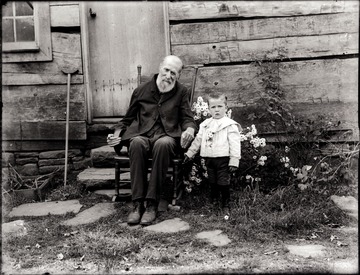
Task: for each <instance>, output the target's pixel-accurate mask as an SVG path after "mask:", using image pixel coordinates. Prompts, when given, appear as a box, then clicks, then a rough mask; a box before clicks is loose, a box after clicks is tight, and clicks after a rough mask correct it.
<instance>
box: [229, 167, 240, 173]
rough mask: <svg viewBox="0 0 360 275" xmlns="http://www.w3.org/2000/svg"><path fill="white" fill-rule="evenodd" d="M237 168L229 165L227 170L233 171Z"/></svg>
mask: <svg viewBox="0 0 360 275" xmlns="http://www.w3.org/2000/svg"><path fill="white" fill-rule="evenodd" d="M237 169H238V168H237V167H236V166H229V172H230V173H234V172H236V170H237Z"/></svg>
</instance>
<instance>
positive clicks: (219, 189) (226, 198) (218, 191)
mask: <svg viewBox="0 0 360 275" xmlns="http://www.w3.org/2000/svg"><path fill="white" fill-rule="evenodd" d="M220 195H221V208H222V209H224V208H227V210H228V209H229V206H230V205H229V204H230V186H229V185H217V184H214V185H212V186H211V189H210V203H211V204H217V203H218V202H220Z"/></svg>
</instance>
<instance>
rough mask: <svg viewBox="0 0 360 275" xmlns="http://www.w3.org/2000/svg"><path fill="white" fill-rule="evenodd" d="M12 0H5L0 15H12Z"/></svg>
mask: <svg viewBox="0 0 360 275" xmlns="http://www.w3.org/2000/svg"><path fill="white" fill-rule="evenodd" d="M12 6H13V2H7V3H6V4H5V5H2V16H3V17H4V16H12V15H13V8H12Z"/></svg>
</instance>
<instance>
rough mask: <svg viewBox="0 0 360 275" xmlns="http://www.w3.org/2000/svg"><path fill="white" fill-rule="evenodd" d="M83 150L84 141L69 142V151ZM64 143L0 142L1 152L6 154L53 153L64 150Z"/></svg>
mask: <svg viewBox="0 0 360 275" xmlns="http://www.w3.org/2000/svg"><path fill="white" fill-rule="evenodd" d="M80 148H85V142H84V141H78V140H69V149H80ZM64 149H65V141H56V140H51V141H47V140H41V141H38V140H10V141H4V140H3V141H2V150H3V151H6V152H17V151H30V152H33V151H54V150H64Z"/></svg>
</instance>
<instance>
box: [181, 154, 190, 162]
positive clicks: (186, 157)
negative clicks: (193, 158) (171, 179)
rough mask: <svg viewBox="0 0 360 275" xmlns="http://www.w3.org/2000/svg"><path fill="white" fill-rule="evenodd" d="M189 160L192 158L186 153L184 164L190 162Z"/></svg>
mask: <svg viewBox="0 0 360 275" xmlns="http://www.w3.org/2000/svg"><path fill="white" fill-rule="evenodd" d="M189 161H190V158H189V157H188V156H187V155H186V154H185V155H184V160H183V162H182V164H186V163H188V162H189Z"/></svg>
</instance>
